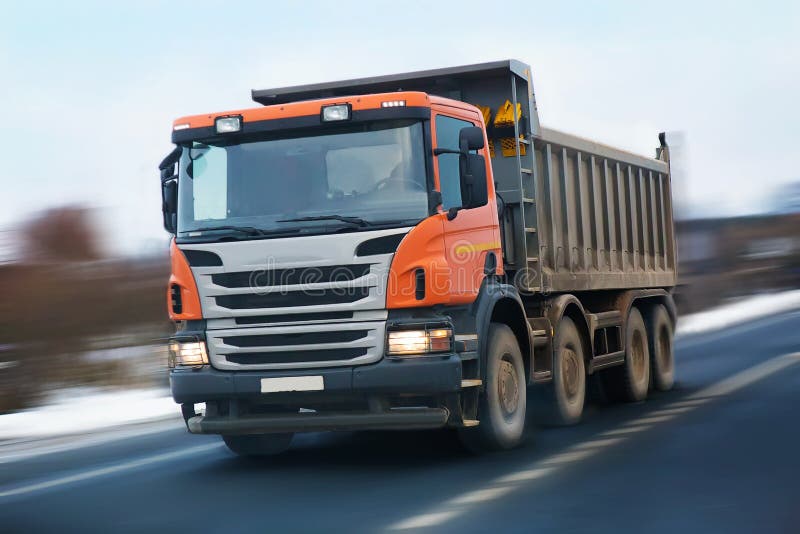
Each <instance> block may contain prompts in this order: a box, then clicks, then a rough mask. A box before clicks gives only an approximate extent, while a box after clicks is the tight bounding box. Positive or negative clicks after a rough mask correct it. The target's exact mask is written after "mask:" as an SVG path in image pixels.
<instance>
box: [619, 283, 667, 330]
mask: <svg viewBox="0 0 800 534" xmlns="http://www.w3.org/2000/svg"><path fill="white" fill-rule="evenodd" d="M642 299H654V300H658V301H659V302H660V303H661V304H664V305H665V306H666V308H667V313H668V314H669V315H670V317H672V321H673V322H676V320H677V311H676V308H675V301H674V300H673V299H672V295H670V294H669V293H667V292H666V291H664V290H663V289H638V290H637V289H634V290H630V291H625V292H624V293H622V294H621V295H619V296H618V297H617V299H616V302H615V307H616V309H617V310H619V312H620V313H621V314H622V323H623V324H625V323H626V322H627V321H628V313H630V311H631V306H633V303H634V302H636V301H637V300H642Z"/></svg>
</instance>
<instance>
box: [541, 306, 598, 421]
mask: <svg viewBox="0 0 800 534" xmlns="http://www.w3.org/2000/svg"><path fill="white" fill-rule="evenodd" d="M553 347H554V351H553V380H552V382H551V383H550V384H547V385H545V386H536V388H537V394H536V401H537V406H536V407H535V408H534V410H535V411H536V414H537V420H538V421H539V422H541V423H544V424H547V425H556V426H566V425H574V424H575V423H578V422H579V421H580V420H581V416H582V415H583V407H584V403H585V402H586V363H585V362H586V359H585V352H584V346H583V340H582V339H581V335H580V332H579V331H578V327H577V326H576V325H575V322H574V321H573V320H572V319H570V318H569V317H562V318H561V321H560V322H559V323H558V327H557V328H556V336H555V339H554V340H553Z"/></svg>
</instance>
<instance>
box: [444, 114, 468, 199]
mask: <svg viewBox="0 0 800 534" xmlns="http://www.w3.org/2000/svg"><path fill="white" fill-rule="evenodd" d="M468 126H474V125H473V124H472V123H471V122H468V121H464V120H461V119H456V118H453V117H447V116H446V115H437V116H436V146H437V147H438V148H449V149H451V150H458V149H459V146H458V132H460V131H461V129H462V128H466V127H468ZM437 158H438V161H439V184H440V186H441V191H442V208H444V209H446V210H447V209H450V208H452V207H458V206H461V176H460V174H459V168H458V158H459V155H458V154H439V155H438V156H437Z"/></svg>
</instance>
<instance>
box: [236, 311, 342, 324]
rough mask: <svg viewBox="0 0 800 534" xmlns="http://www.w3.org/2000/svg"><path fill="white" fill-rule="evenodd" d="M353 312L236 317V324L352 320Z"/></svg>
mask: <svg viewBox="0 0 800 534" xmlns="http://www.w3.org/2000/svg"><path fill="white" fill-rule="evenodd" d="M352 318H353V312H318V313H284V314H280V315H255V316H249V317H236V318H234V320H235V321H236V324H240V325H248V324H269V323H302V322H310V321H318V322H322V321H335V320H337V319H352Z"/></svg>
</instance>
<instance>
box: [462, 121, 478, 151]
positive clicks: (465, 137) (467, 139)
mask: <svg viewBox="0 0 800 534" xmlns="http://www.w3.org/2000/svg"><path fill="white" fill-rule="evenodd" d="M458 148H460V149H461V152H462V153H467V152H469V151H470V150H480V149H482V148H483V129H482V128H479V127H477V126H467V127H466V128H462V129H461V130H460V131H459V132H458Z"/></svg>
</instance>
